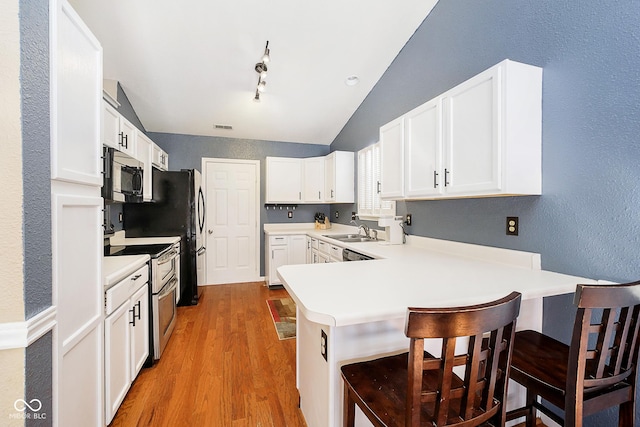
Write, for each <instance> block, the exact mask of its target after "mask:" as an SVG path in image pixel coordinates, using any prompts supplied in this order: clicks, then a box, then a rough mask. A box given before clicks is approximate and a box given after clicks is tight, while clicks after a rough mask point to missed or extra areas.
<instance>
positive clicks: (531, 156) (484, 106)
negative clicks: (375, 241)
mask: <svg viewBox="0 0 640 427" xmlns="http://www.w3.org/2000/svg"><path fill="white" fill-rule="evenodd" d="M402 120H403V121H404V125H403V126H402V131H400V130H399V127H398V126H399V124H400V122H401V121H402ZM380 135H381V138H383V139H384V141H383V145H382V147H383V152H382V189H383V193H382V197H383V198H389V199H403V198H410V199H437V198H458V197H490V196H517V195H538V194H541V191H542V166H541V165H542V163H541V147H542V144H541V141H542V69H540V68H538V67H534V66H531V65H526V64H521V63H517V62H513V61H509V60H505V61H502V62H500V63H499V64H497V65H495V66H493V67H491V68H489V69H488V70H486V71H484V72H482V73H480V74H478V75H476V76H474V77H472V78H471V79H469V80H467V81H465V82H463V83H461V84H460V85H458V86H456V87H454V88H453V89H451V90H449V91H447V92H445V93H444V94H442V95H440V96H438V97H436V98H434V99H433V100H431V101H429V102H427V103H425V104H423V105H422V106H420V107H418V108H416V109H414V110H412V111H410V112H409V113H407V114H406V115H404V116H402V117H400V118H398V119H396V120H394V121H393V122H391V123H389V124H388V125H385V126H383V127H382V128H381V129H380ZM400 139H402V141H403V144H401V145H402V147H401V149H402V148H404V150H405V152H406V154H405V156H404V157H403V158H402V159H399V158H398V156H397V153H398V151H394V149H393V148H392V147H395V146H397V144H398V140H400ZM385 147H386V148H385ZM403 169H404V177H405V179H404V184H403V185H404V191H402V192H401V191H399V188H400V184H399V182H400V181H399V180H400V178H399V177H400V176H401V175H402V173H398V171H402V170H403Z"/></svg>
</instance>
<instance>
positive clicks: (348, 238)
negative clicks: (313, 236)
mask: <svg viewBox="0 0 640 427" xmlns="http://www.w3.org/2000/svg"><path fill="white" fill-rule="evenodd" d="M324 237H329V238H331V239H335V240H339V241H341V242H347V243H355V242H372V241H375V240H376V239H374V238H373V237H367V236H363V235H361V234H324Z"/></svg>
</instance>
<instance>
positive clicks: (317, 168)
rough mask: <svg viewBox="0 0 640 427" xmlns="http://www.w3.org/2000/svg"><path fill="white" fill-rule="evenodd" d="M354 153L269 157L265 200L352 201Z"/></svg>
mask: <svg viewBox="0 0 640 427" xmlns="http://www.w3.org/2000/svg"><path fill="white" fill-rule="evenodd" d="M353 165H354V155H353V153H350V152H345V151H334V152H333V153H331V154H329V155H327V156H324V157H310V158H306V159H296V158H289V157H267V168H266V174H267V185H266V199H265V203H353V200H354V181H355V180H354V175H353V171H354V169H353Z"/></svg>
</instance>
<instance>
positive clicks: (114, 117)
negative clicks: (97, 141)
mask: <svg viewBox="0 0 640 427" xmlns="http://www.w3.org/2000/svg"><path fill="white" fill-rule="evenodd" d="M102 145H106V146H107V147H111V148H115V149H116V150H119V149H120V113H118V111H117V110H116V109H115V108H113V107H112V106H111V104H109V103H108V102H107V101H105V100H104V99H103V100H102Z"/></svg>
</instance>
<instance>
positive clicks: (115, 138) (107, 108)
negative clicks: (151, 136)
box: [101, 99, 138, 158]
mask: <svg viewBox="0 0 640 427" xmlns="http://www.w3.org/2000/svg"><path fill="white" fill-rule="evenodd" d="M101 106H102V109H101V111H102V133H101V140H102V144H103V145H106V146H108V147H113V148H115V149H116V150H118V151H121V152H123V153H125V154H126V155H128V156H130V157H133V158H136V142H137V132H138V129H137V128H136V127H135V126H134V125H132V124H131V122H129V121H128V120H127V119H125V118H124V117H123V116H122V115H121V114H120V113H118V111H117V110H116V109H115V108H113V107H112V106H111V104H109V103H108V102H106V101H105V100H104V99H103V100H102V103H101Z"/></svg>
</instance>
